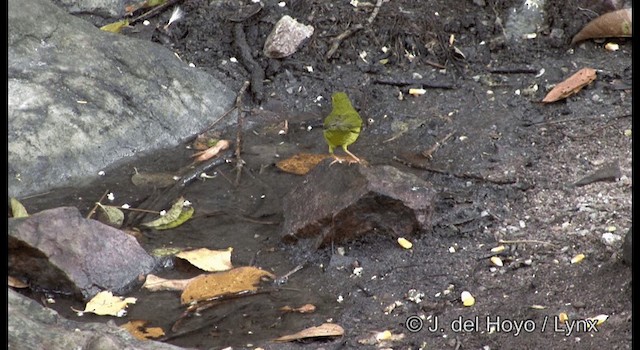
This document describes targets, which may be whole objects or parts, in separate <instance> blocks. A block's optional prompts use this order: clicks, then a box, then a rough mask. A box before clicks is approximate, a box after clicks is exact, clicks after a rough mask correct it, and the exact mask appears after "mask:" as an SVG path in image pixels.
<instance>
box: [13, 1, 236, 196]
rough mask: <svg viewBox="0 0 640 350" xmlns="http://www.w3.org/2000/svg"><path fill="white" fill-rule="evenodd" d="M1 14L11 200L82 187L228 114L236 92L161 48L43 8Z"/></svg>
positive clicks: (46, 4) (33, 4)
mask: <svg viewBox="0 0 640 350" xmlns="http://www.w3.org/2000/svg"><path fill="white" fill-rule="evenodd" d="M8 6H9V25H8V27H9V37H8V39H9V43H8V50H9V53H8V56H9V57H8V58H9V62H8V63H9V64H8V86H9V88H8V109H9V113H8V114H9V115H8V165H9V169H8V173H9V181H8V182H9V183H8V187H9V195H10V196H14V197H20V196H26V195H29V194H34V193H38V192H44V191H47V190H49V189H52V188H55V187H63V186H69V185H76V184H78V185H79V184H81V180H87V181H88V180H91V179H94V177H95V176H97V173H98V171H100V170H102V169H105V168H107V167H109V166H110V165H114V164H115V163H116V162H117V161H120V160H124V159H126V158H127V157H131V156H134V155H137V154H139V153H142V152H146V151H151V150H156V149H159V148H164V147H171V146H176V145H178V144H179V143H181V142H182V141H184V140H186V138H188V137H189V136H192V135H194V134H196V133H198V132H200V131H202V130H203V129H205V128H206V127H207V126H208V125H210V124H211V123H212V122H213V121H214V120H215V119H217V118H218V117H219V116H220V115H222V114H223V113H224V111H226V110H227V109H229V108H230V107H231V105H232V104H233V101H234V96H235V93H234V92H233V91H231V90H230V89H228V88H227V87H226V86H224V85H223V84H222V83H220V82H219V81H217V80H216V79H214V78H213V77H212V76H210V75H209V74H206V73H204V72H202V71H199V70H198V69H196V68H191V67H189V66H187V65H186V64H185V63H184V62H182V61H180V59H179V58H177V57H176V56H175V55H174V53H173V52H171V51H169V50H168V49H166V48H164V47H162V46H160V45H158V44H155V43H152V42H147V41H140V40H137V39H133V38H128V37H125V36H122V35H118V34H113V33H109V32H105V31H102V30H99V29H98V28H96V27H95V26H93V25H91V24H90V23H88V22H86V21H84V20H81V19H79V18H76V17H73V16H71V15H69V14H67V13H66V12H65V11H64V10H62V9H60V8H58V7H57V6H55V5H53V4H52V3H51V2H50V1H48V0H25V1H18V0H9V4H8ZM234 121H235V118H233V117H232V116H230V117H228V118H225V119H224V120H223V122H234ZM217 127H218V128H224V127H225V124H224V123H219V124H218V125H217Z"/></svg>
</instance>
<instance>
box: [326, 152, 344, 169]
mask: <svg viewBox="0 0 640 350" xmlns="http://www.w3.org/2000/svg"><path fill="white" fill-rule="evenodd" d="M331 155H332V156H333V162H331V163H330V164H329V166H332V165H333V164H334V163H340V164H342V162H343V160H342V159H341V158H340V157H338V156H336V155H335V154H333V153H332V154H331Z"/></svg>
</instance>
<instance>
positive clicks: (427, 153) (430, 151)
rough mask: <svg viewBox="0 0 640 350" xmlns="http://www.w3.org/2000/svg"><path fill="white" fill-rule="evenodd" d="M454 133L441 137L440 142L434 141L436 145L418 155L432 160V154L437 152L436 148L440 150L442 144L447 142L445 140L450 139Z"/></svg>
mask: <svg viewBox="0 0 640 350" xmlns="http://www.w3.org/2000/svg"><path fill="white" fill-rule="evenodd" d="M455 133H456V132H455V131H452V132H450V133H448V134H447V136H445V137H443V138H442V139H441V140H438V141H436V143H435V144H434V145H433V146H431V148H429V149H427V150H424V151H422V153H420V154H422V155H423V156H424V157H425V158H429V159H433V154H434V153H435V152H436V151H437V150H438V148H440V146H442V144H444V143H445V142H447V140H448V139H449V138H451V136H453V134H455Z"/></svg>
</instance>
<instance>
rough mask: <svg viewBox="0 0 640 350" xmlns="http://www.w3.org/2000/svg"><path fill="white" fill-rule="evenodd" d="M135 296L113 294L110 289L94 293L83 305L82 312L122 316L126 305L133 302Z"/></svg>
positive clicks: (124, 313) (125, 311) (125, 312)
mask: <svg viewBox="0 0 640 350" xmlns="http://www.w3.org/2000/svg"><path fill="white" fill-rule="evenodd" d="M136 300H137V299H136V298H124V297H119V296H115V295H113V293H111V292H110V291H106V290H105V291H102V292H100V293H98V294H96V295H95V296H94V297H93V298H92V299H91V300H89V302H87V305H86V306H85V309H84V311H83V312H91V313H94V314H96V315H101V316H105V315H108V316H116V317H122V316H125V315H126V314H127V310H126V309H127V306H128V305H129V304H135V303H136Z"/></svg>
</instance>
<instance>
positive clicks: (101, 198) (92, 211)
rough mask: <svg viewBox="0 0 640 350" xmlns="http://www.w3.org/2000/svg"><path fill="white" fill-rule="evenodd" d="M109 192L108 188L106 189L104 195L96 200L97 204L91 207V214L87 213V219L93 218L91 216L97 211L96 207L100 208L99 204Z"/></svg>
mask: <svg viewBox="0 0 640 350" xmlns="http://www.w3.org/2000/svg"><path fill="white" fill-rule="evenodd" d="M107 193H109V190H108V189H107V190H106V191H104V194H103V195H102V197H100V199H99V200H98V201H97V202H96V205H94V206H93V209H91V211H90V212H89V214H87V219H91V216H92V215H93V214H94V213H95V212H96V209H98V204H100V203H102V200H103V199H104V197H106V196H107Z"/></svg>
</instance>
